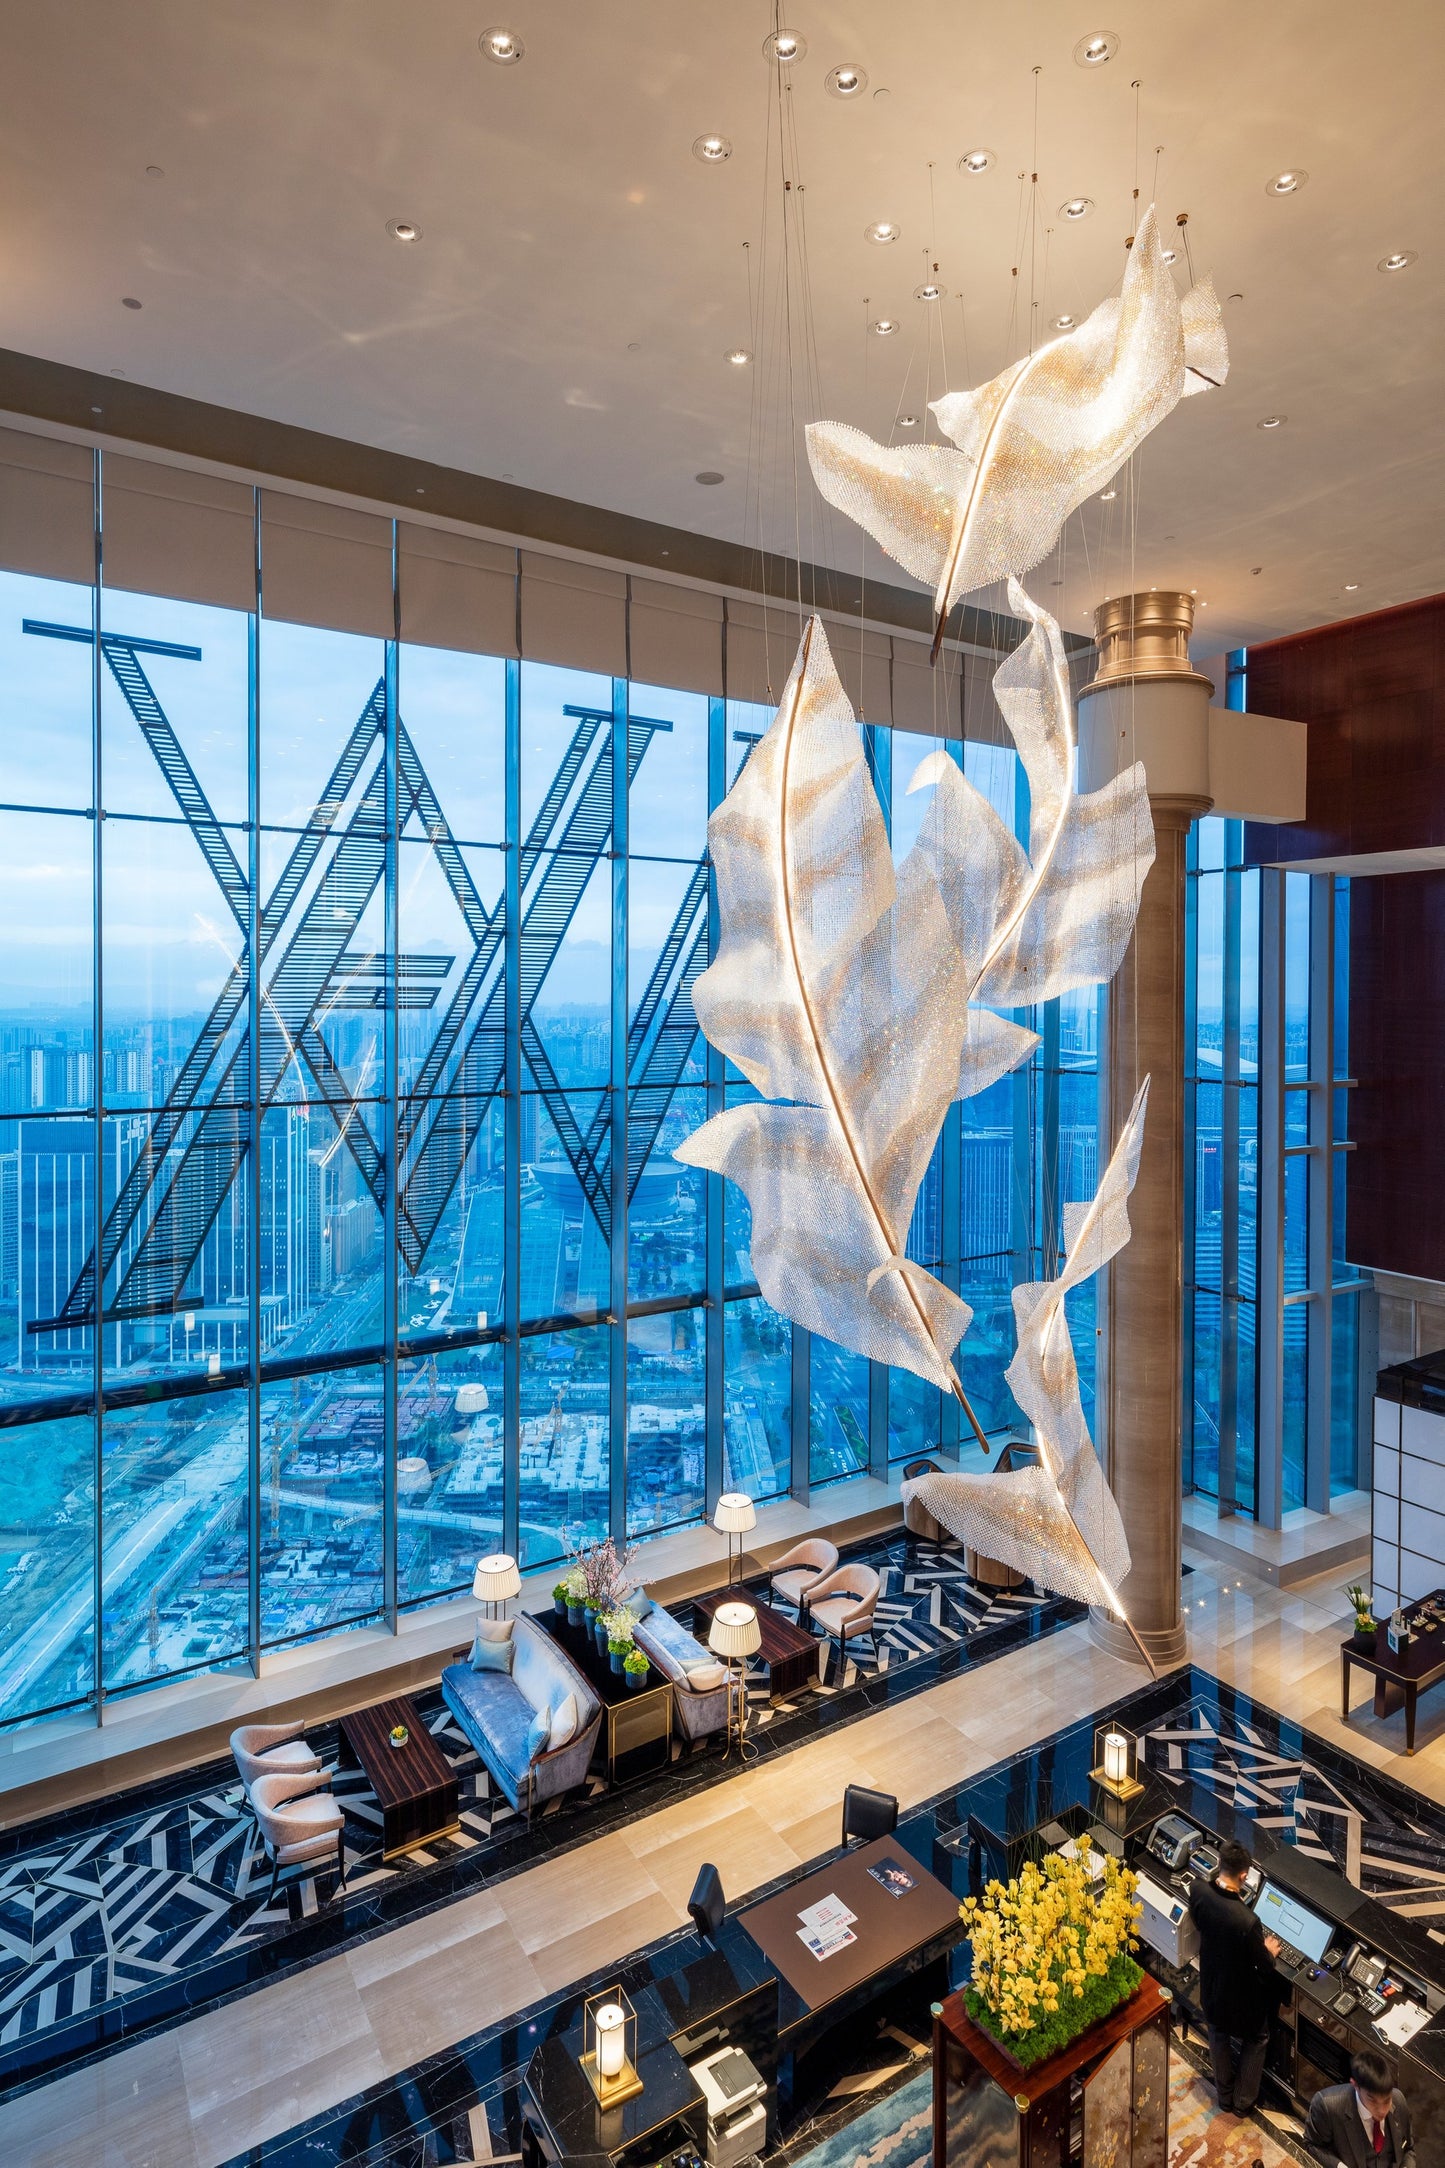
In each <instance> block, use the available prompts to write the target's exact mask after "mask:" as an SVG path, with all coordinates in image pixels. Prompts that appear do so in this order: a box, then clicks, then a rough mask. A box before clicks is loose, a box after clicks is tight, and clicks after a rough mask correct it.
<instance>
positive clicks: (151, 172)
mask: <svg viewBox="0 0 1445 2168" xmlns="http://www.w3.org/2000/svg"><path fill="white" fill-rule="evenodd" d="M165 177H166V169H165V167H164V166H147V167H146V179H147V180H148V181H163V180H164V179H165Z"/></svg>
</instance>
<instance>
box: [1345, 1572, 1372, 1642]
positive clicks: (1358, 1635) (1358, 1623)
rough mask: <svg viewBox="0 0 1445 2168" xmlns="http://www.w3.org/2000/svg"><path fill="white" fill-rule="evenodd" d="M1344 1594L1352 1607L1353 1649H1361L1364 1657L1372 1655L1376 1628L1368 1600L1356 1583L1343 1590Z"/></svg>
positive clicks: (1352, 1582) (1353, 1582)
mask: <svg viewBox="0 0 1445 2168" xmlns="http://www.w3.org/2000/svg"><path fill="white" fill-rule="evenodd" d="M1345 1594H1346V1595H1347V1596H1348V1597H1349V1599H1350V1602H1351V1603H1352V1605H1353V1606H1354V1612H1355V1631H1354V1637H1353V1638H1354V1643H1355V1647H1356V1648H1357V1649H1363V1650H1364V1652H1365V1654H1366V1655H1373V1654H1374V1649H1375V1635H1376V1633H1377V1631H1378V1627H1377V1625H1376V1620H1375V1614H1374V1611H1373V1610H1372V1608H1371V1605H1370V1598H1369V1597H1368V1596H1367V1595H1366V1594H1365V1591H1364V1589H1363V1588H1362V1587H1361V1585H1360V1583H1359V1582H1358V1581H1351V1583H1350V1585H1349V1587H1348V1588H1347V1589H1346V1590H1345Z"/></svg>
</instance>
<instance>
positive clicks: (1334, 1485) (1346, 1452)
mask: <svg viewBox="0 0 1445 2168" xmlns="http://www.w3.org/2000/svg"><path fill="white" fill-rule="evenodd" d="M1359 1434H1360V1298H1359V1296H1358V1295H1336V1296H1335V1298H1334V1301H1333V1302H1332V1303H1331V1305H1330V1493H1331V1495H1332V1496H1333V1495H1335V1494H1336V1493H1338V1492H1340V1491H1351V1490H1354V1489H1355V1487H1356V1484H1357V1483H1358V1481H1359V1476H1358V1461H1359Z"/></svg>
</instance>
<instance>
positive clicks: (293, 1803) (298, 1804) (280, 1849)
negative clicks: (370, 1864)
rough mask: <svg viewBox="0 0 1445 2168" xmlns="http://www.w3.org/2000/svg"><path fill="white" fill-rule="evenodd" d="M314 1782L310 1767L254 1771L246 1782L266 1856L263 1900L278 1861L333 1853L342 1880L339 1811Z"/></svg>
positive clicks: (315, 1862) (309, 1861)
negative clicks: (285, 1773) (251, 1779)
mask: <svg viewBox="0 0 1445 2168" xmlns="http://www.w3.org/2000/svg"><path fill="white" fill-rule="evenodd" d="M314 1784H315V1773H314V1772H313V1771H308V1770H296V1771H294V1772H293V1773H292V1774H291V1775H289V1776H260V1777H257V1779H256V1781H255V1783H254V1784H253V1785H252V1786H251V1806H252V1809H253V1811H254V1813H255V1816H256V1827H257V1828H258V1829H259V1830H260V1832H261V1841H262V1843H263V1844H264V1845H265V1847H266V1857H267V1858H268V1859H269V1860H270V1862H271V1887H270V1889H269V1890H268V1891H267V1900H268V1902H269V1900H270V1898H271V1897H272V1896H273V1895H274V1894H275V1889H276V1881H277V1877H278V1876H279V1875H280V1872H281V1869H282V1868H283V1867H299V1866H319V1865H321V1864H322V1863H323V1862H324V1861H326V1860H328V1859H334V1860H335V1862H336V1866H337V1870H338V1874H339V1876H340V1881H341V1884H342V1885H344V1884H345V1881H346V1853H345V1848H344V1845H343V1841H342V1825H343V1816H342V1812H341V1809H340V1807H339V1806H338V1805H337V1803H336V1801H335V1800H334V1799H333V1798H332V1797H331V1794H330V1793H329V1792H318V1791H316V1790H315V1789H314Z"/></svg>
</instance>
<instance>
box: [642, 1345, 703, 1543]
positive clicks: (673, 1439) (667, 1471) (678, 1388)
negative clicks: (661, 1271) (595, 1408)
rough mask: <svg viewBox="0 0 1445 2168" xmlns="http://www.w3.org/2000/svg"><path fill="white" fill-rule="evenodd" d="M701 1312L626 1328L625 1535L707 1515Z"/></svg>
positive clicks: (666, 1526) (665, 1526) (643, 1532)
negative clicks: (704, 1483)
mask: <svg viewBox="0 0 1445 2168" xmlns="http://www.w3.org/2000/svg"><path fill="white" fill-rule="evenodd" d="M704 1359H705V1358H704V1334H703V1313H702V1311H701V1310H664V1311H662V1312H661V1313H660V1314H659V1315H657V1316H655V1317H634V1318H631V1319H629V1321H628V1326H627V1532H628V1534H629V1535H630V1536H642V1535H647V1534H648V1533H649V1532H650V1531H652V1530H653V1529H658V1528H675V1527H677V1526H678V1525H679V1524H680V1523H681V1522H683V1521H691V1520H697V1519H698V1518H699V1517H700V1515H701V1513H702V1508H703V1432H704V1428H705V1418H706V1403H705V1395H704Z"/></svg>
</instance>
